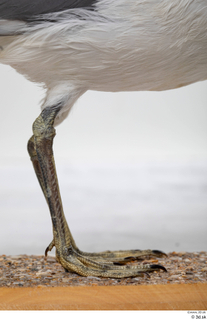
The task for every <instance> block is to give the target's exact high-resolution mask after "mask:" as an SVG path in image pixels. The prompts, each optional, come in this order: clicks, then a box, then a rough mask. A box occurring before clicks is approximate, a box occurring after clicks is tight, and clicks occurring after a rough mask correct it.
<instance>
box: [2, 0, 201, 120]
mask: <svg viewBox="0 0 207 320" xmlns="http://www.w3.org/2000/svg"><path fill="white" fill-rule="evenodd" d="M19 1H20V5H21V3H24V4H27V5H29V7H28V8H29V9H30V7H31V6H30V3H29V1H28V0H19ZM4 2H5V1H3V3H4ZM6 2H11V0H9V1H6ZM16 2H18V1H16ZM62 2H63V1H60V7H58V8H56V10H58V11H57V12H50V8H48V7H47V8H46V9H45V11H46V13H44V14H43V13H42V11H43V12H44V10H43V9H42V10H41V8H39V7H38V1H37V8H36V11H35V10H34V9H35V8H34V9H33V10H34V11H35V16H32V17H31V12H30V11H29V9H28V8H27V7H26V8H25V13H24V11H23V13H22V12H20V13H18V12H17V14H16V15H15V14H13V16H14V19H11V18H10V16H9V15H8V13H6V14H5V17H4V15H2V16H3V17H2V18H1V3H2V1H0V35H2V36H0V47H1V52H0V62H1V63H4V64H9V65H10V66H12V67H13V68H14V69H16V70H17V71H18V72H19V73H21V74H23V75H25V77H27V78H28V79H29V80H31V81H34V82H37V83H40V84H42V85H43V86H44V87H45V88H46V89H47V96H46V99H45V101H44V103H43V105H42V108H45V107H47V106H49V105H53V104H54V103H56V102H59V101H60V100H61V101H62V105H63V107H62V109H61V111H60V112H59V114H58V115H57V118H56V123H58V122H61V121H62V120H63V119H64V118H65V117H66V116H67V114H68V111H69V110H70V109H71V107H72V106H73V104H74V102H75V101H76V100H77V99H78V98H79V97H80V96H81V95H82V94H83V93H84V92H85V91H87V90H97V91H111V92H117V91H143V90H168V89H174V88H178V87H181V86H184V85H188V84H191V83H193V82H196V81H202V80H205V79H207V2H206V0H171V1H169V0H160V1H156V0H136V1H135V0H127V1H126V0H113V1H109V0H97V1H93V0H91V1H90V0H88V1H85V4H84V1H76V3H78V5H79V7H75V8H74V7H73V6H74V5H73V3H74V1H66V3H68V6H69V8H67V6H66V7H64V5H63V4H62ZM46 3H49V1H46ZM63 3H64V2H63ZM70 3H71V4H70ZM81 3H83V5H85V7H80V6H81ZM61 5H62V7H61ZM70 5H71V7H70ZM76 6H77V4H76ZM34 7H35V6H34ZM62 8H63V9H64V11H62ZM30 10H32V9H30ZM54 10H55V9H54ZM27 11H29V13H28V14H27ZM11 15H12V13H11ZM7 16H8V17H9V19H6V17H7ZM18 17H19V19H17V18H18ZM4 35H6V36H4Z"/></svg>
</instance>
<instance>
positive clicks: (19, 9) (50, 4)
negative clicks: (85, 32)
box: [0, 0, 98, 21]
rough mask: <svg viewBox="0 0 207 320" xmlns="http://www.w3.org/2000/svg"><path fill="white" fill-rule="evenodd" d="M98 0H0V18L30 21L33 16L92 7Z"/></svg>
mask: <svg viewBox="0 0 207 320" xmlns="http://www.w3.org/2000/svg"><path fill="white" fill-rule="evenodd" d="M97 1H98V0H34V1H33V0H0V20H21V21H32V20H33V19H35V16H38V15H40V14H46V13H53V12H59V11H64V10H67V9H75V8H89V9H92V8H93V6H94V4H95V3H96V2H97Z"/></svg>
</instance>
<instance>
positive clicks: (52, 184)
mask: <svg viewBox="0 0 207 320" xmlns="http://www.w3.org/2000/svg"><path fill="white" fill-rule="evenodd" d="M59 110H60V107H59V106H57V107H54V108H50V107H47V108H45V109H44V110H43V111H42V113H41V114H40V116H39V117H38V118H37V119H36V121H35V122H34V124H33V133H34V135H33V136H32V138H31V139H30V140H29V142H28V151H29V153H30V156H31V160H32V162H33V166H34V169H35V172H36V175H37V178H38V180H39V183H40V186H41V188H42V191H43V193H44V196H45V198H46V201H47V203H48V206H49V209H50V214H51V218H52V224H53V241H52V242H51V243H50V245H49V246H48V248H47V249H46V254H47V252H48V251H50V250H51V249H52V248H53V246H55V247H56V258H57V260H58V261H59V262H60V263H61V264H62V266H63V267H64V268H65V269H67V270H71V271H73V272H76V273H78V274H80V275H82V276H98V277H112V278H123V277H135V276H139V275H142V274H143V273H146V272H151V271H154V270H159V269H162V270H164V271H166V269H165V268H164V267H163V266H160V265H140V266H129V265H127V266H118V265H115V264H116V263H118V262H121V263H125V262H128V261H131V260H135V259H139V257H143V256H162V255H164V254H163V253H162V252H160V251H156V250H154V251H151V250H146V251H139V250H131V251H116V252H110V251H106V252H102V253H97V254H96V253H91V254H90V253H84V252H81V251H80V250H79V249H78V248H77V246H76V244H75V241H74V239H73V237H72V234H71V232H70V230H69V227H68V224H67V222H66V219H65V216H64V213H63V208H62V201H61V196H60V192H59V186H58V180H57V175H56V170H55V163H54V158H53V151H52V144H53V138H54V136H55V129H54V127H53V124H54V120H55V117H56V115H57V114H58V112H59ZM113 262H115V263H113Z"/></svg>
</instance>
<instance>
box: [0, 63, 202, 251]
mask: <svg viewBox="0 0 207 320" xmlns="http://www.w3.org/2000/svg"><path fill="white" fill-rule="evenodd" d="M0 88H1V89H0V90H1V117H0V133H1V135H0V137H1V138H0V150H1V157H0V181H1V185H0V199H1V202H0V210H1V216H0V243H1V246H0V254H3V253H5V254H19V253H28V254H32V253H35V254H41V253H43V251H44V248H45V246H47V245H48V243H49V242H50V240H51V237H52V235H51V222H50V217H49V213H48V209H47V207H46V204H45V202H44V198H43V196H42V195H41V191H40V188H39V186H38V183H37V182H36V178H35V175H34V173H33V171H32V165H31V163H30V161H29V156H28V154H27V150H26V144H27V140H28V139H29V137H30V136H31V134H32V129H31V126H32V123H33V121H34V120H35V118H36V117H37V116H38V115H39V112H40V108H39V106H40V100H41V99H42V98H43V96H44V91H43V90H42V89H41V88H39V87H38V86H37V85H35V84H32V83H29V82H28V81H26V80H25V79H24V78H23V77H22V76H20V75H18V74H17V73H16V72H15V71H14V70H12V69H11V68H9V67H7V66H2V65H0ZM206 123H207V82H202V83H197V84H193V85H190V86H188V87H185V88H181V89H177V90H172V91H166V92H138V93H137V92H136V93H135V92H131V93H116V94H115V93H103V92H101V93H100V92H87V93H86V94H85V95H84V96H83V97H81V99H79V101H78V102H77V103H76V105H75V106H74V108H73V110H72V112H71V114H70V115H69V117H68V119H66V120H65V121H64V123H62V124H61V125H60V126H58V127H57V136H56V138H55V143H54V149H55V155H56V163H57V167H58V173H59V180H60V185H61V191H62V196H63V202H64V207H65V213H66V216H67V219H68V220H69V225H70V227H71V229H72V232H73V234H74V236H75V238H76V242H77V244H78V245H80V247H81V249H84V250H92V251H93V250H105V249H118V248H120V249H124V248H125V249H127V248H140V249H142V248H143V249H146V248H152V249H160V250H165V251H167V252H168V251H171V250H188V251H196V250H206V243H207V235H206V225H207V218H206V212H207V197H206V190H207V165H206V159H207V143H206V142H207V126H206Z"/></svg>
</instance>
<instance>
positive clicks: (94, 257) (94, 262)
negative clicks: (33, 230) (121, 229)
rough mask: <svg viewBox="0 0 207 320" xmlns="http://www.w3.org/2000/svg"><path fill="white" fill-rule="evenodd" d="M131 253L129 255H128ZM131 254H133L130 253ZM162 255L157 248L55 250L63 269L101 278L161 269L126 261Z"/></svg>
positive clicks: (163, 268) (157, 266)
mask: <svg viewBox="0 0 207 320" xmlns="http://www.w3.org/2000/svg"><path fill="white" fill-rule="evenodd" d="M53 246H54V241H52V242H51V243H50V245H49V246H48V247H47V249H46V251H45V253H46V255H47V252H48V251H50V250H51V249H52V247H53ZM129 254H131V255H129ZM132 254H133V255H132ZM155 256H156V257H162V256H166V254H165V253H163V252H161V251H158V250H145V251H141V250H130V251H105V252H101V253H85V252H81V251H80V250H79V249H74V248H73V247H72V246H70V247H69V248H62V249H61V250H56V258H57V260H58V262H60V264H61V265H62V266H63V267H64V269H65V270H68V271H72V272H75V273H77V274H79V275H81V276H85V277H87V276H94V277H103V278H127V277H139V276H141V277H142V276H144V275H145V274H148V273H149V272H153V271H159V270H163V271H165V272H167V270H166V269H165V267H163V266H162V265H159V264H143V265H142V264H140V265H129V264H127V263H128V262H131V261H135V260H139V259H140V257H142V259H143V258H144V257H145V258H146V257H155Z"/></svg>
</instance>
